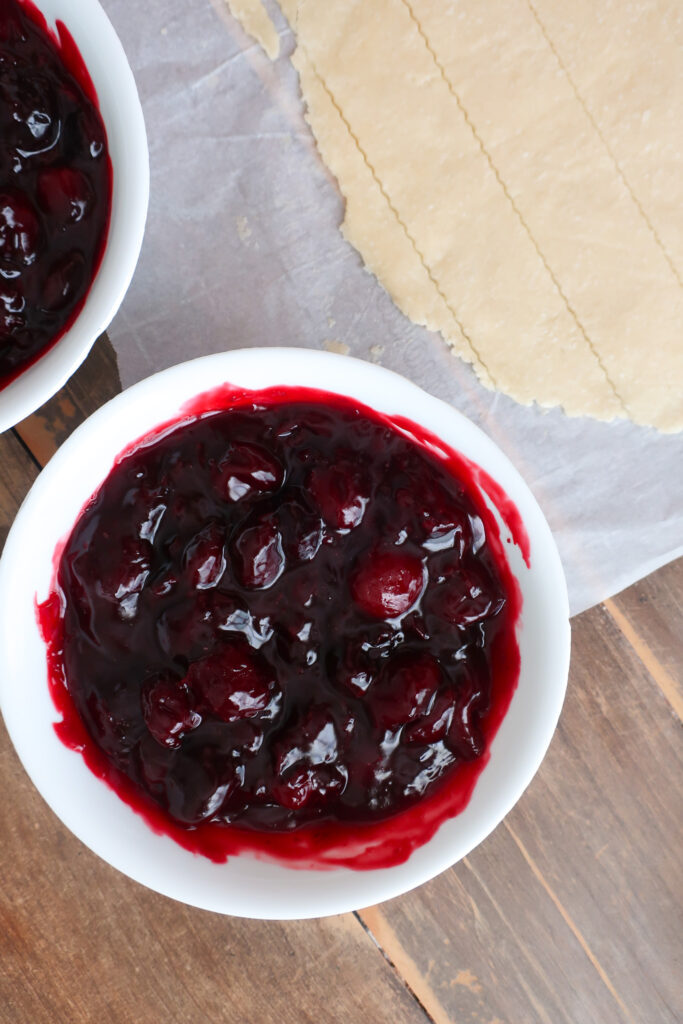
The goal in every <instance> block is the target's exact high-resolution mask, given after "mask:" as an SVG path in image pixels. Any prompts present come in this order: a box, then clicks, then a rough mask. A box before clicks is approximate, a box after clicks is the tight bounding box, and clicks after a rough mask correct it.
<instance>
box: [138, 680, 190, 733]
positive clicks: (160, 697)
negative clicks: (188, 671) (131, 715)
mask: <svg viewBox="0 0 683 1024" xmlns="http://www.w3.org/2000/svg"><path fill="white" fill-rule="evenodd" d="M142 715H143V718H144V720H145V725H146V726H147V728H148V729H149V731H150V733H151V734H152V736H153V737H154V739H155V740H156V741H157V743H160V744H161V745H162V746H163V747H168V748H169V749H175V748H176V747H179V746H180V744H181V742H182V739H183V736H184V735H185V733H187V732H191V731H192V730H193V729H196V728H197V726H199V725H201V721H202V716H201V715H200V714H198V713H197V712H196V711H193V709H192V705H191V701H190V694H189V691H188V689H187V687H186V686H183V685H179V684H178V683H175V682H170V681H167V680H164V679H158V680H156V681H155V682H153V683H152V684H151V685H148V686H147V687H145V689H143V691H142Z"/></svg>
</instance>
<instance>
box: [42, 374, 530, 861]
mask: <svg viewBox="0 0 683 1024" xmlns="http://www.w3.org/2000/svg"><path fill="white" fill-rule="evenodd" d="M224 397H225V396H224ZM214 404H215V403H214ZM211 408H212V404H211V402H209V403H208V405H206V404H205V406H201V404H200V405H197V404H195V406H194V408H193V415H192V416H191V417H190V421H189V422H188V418H187V416H186V417H185V419H184V421H183V422H182V423H178V424H177V425H175V426H173V425H171V426H170V427H169V426H166V427H165V428H164V429H163V430H160V431H159V432H158V434H157V435H156V437H155V438H152V439H150V438H147V439H145V440H144V443H138V444H136V445H133V446H132V447H131V448H130V449H128V450H127V451H126V452H125V453H123V455H122V456H120V457H119V459H118V460H117V463H116V465H115V466H114V468H113V470H112V471H111V473H110V474H109V476H108V477H107V479H106V480H105V481H104V483H103V484H102V485H101V486H100V488H99V490H98V491H97V492H96V494H95V495H94V496H93V498H92V499H91V500H90V502H89V503H88V504H87V506H86V507H85V509H84V510H83V512H82V513H81V515H80V518H79V519H78V521H77V523H76V525H75V527H74V529H73V532H72V533H71V535H70V536H69V538H68V540H67V541H66V543H65V545H64V548H63V550H62V552H61V556H60V558H59V562H58V568H57V571H56V579H55V590H54V593H53V594H52V596H51V597H50V598H49V599H48V601H47V602H46V603H45V604H44V605H43V606H42V609H41V622H42V628H43V633H44V635H45V637H46V640H47V641H48V646H49V651H50V664H51V666H52V690H53V695H54V696H55V699H56V702H57V705H58V707H59V709H60V710H61V711H62V714H63V716H64V721H63V722H62V723H60V724H59V725H58V726H56V728H57V730H58V732H59V734H60V735H61V736H62V738H63V739H64V740H65V741H66V742H67V743H70V744H71V745H72V746H75V747H77V748H78V749H80V750H81V751H82V752H83V753H84V756H86V760H88V763H89V764H90V766H91V767H92V768H93V769H94V770H95V771H97V773H98V774H100V775H101V776H103V777H104V778H106V779H107V780H108V781H109V782H110V784H111V785H112V786H113V787H114V788H115V789H116V790H117V791H118V792H119V793H120V794H121V795H122V796H123V797H124V799H126V800H127V801H128V802H129V803H132V804H133V805H134V806H135V807H136V808H137V809H138V810H140V811H141V812H142V813H143V814H145V816H146V817H147V819H148V820H149V821H151V822H152V824H153V825H154V827H155V828H158V829H161V830H163V831H166V832H169V831H170V832H171V834H173V835H174V836H175V837H176V838H177V839H179V841H180V842H182V843H183V845H185V846H189V848H192V849H195V850H198V851H200V852H203V853H206V854H207V855H209V856H212V857H214V859H225V856H227V854H228V853H230V852H235V851H236V850H237V849H243V848H245V847H246V848H253V849H259V848H261V849H267V850H268V851H269V852H270V853H272V854H274V855H275V854H277V851H278V850H280V852H281V853H282V854H283V855H289V854H291V853H293V852H296V849H298V850H299V852H301V849H304V848H305V849H306V851H307V852H308V853H309V854H310V853H311V852H312V851H314V850H317V851H318V852H320V851H321V850H323V849H324V848H325V844H326V843H327V844H328V846H329V845H330V844H332V845H334V846H335V848H336V849H337V850H339V849H340V844H341V845H342V846H343V845H344V842H345V839H348V841H349V842H350V843H351V842H352V841H355V840H358V838H359V836H360V837H361V839H362V836H363V835H364V834H365V835H366V836H367V837H368V839H371V840H372V843H373V844H374V845H375V847H376V848H377V849H378V850H379V849H380V848H382V849H383V851H384V852H383V853H382V854H381V855H379V856H381V857H383V858H384V860H383V861H382V862H383V863H393V862H396V860H401V859H405V857H406V856H407V855H408V853H409V852H410V849H412V848H413V847H414V846H415V845H417V844H418V843H419V842H422V841H424V840H425V839H426V838H428V837H429V834H430V832H433V831H434V830H435V829H436V827H438V824H439V822H440V821H441V820H443V819H444V818H445V817H448V816H452V815H453V814H455V813H457V811H458V810H460V809H462V807H463V806H464V805H465V804H466V803H467V800H468V799H469V795H470V794H471V792H472V789H473V787H474V783H475V781H476V778H477V776H478V774H479V773H480V771H481V770H482V768H483V766H484V764H485V763H486V760H487V757H488V747H489V744H490V741H491V739H492V736H493V734H494V733H495V730H496V729H497V727H498V725H499V724H500V721H501V719H502V717H503V715H504V713H505V710H506V709H507V706H508V704H509V701H510V699H511V696H512V693H513V691H514V688H515V686H516V683H517V677H518V671H519V654H518V649H517V643H516V639H515V624H516V621H517V618H518V613H519V597H518V591H517V585H516V583H515V581H514V579H513V577H512V576H511V574H510V571H509V568H508V566H507V561H506V559H505V557H504V554H503V550H502V543H501V541H500V537H499V532H498V527H497V524H496V522H495V519H494V517H493V516H492V514H491V512H490V511H489V509H488V508H487V506H486V504H485V502H484V501H483V499H482V497H481V494H480V492H479V490H478V488H477V486H476V485H475V483H474V479H473V476H472V468H471V467H470V465H469V464H468V463H467V462H466V460H464V459H462V458H461V457H459V456H457V455H456V454H455V453H453V452H446V453H444V452H443V445H441V449H442V453H441V454H436V453H434V451H433V450H430V447H429V442H430V438H429V437H428V436H427V435H426V432H424V431H421V429H420V428H419V427H417V426H415V425H414V424H408V425H406V422H405V421H392V420H390V419H389V418H387V417H385V416H382V415H380V414H379V413H376V412H373V411H371V410H370V409H368V408H365V407H363V406H360V405H359V404H358V403H357V402H353V401H351V400H350V399H345V398H341V397H337V396H333V395H328V394H324V393H319V392H312V391H307V390H305V389H292V388H290V389H287V388H279V389H273V390H271V391H264V392H261V393H254V392H246V393H245V392H236V391H235V392H233V396H232V399H231V408H228V409H224V410H223V411H211ZM206 410H208V411H206ZM199 413H202V414H201V415H199ZM429 807H432V812H433V813H431V816H430V815H429V814H428V815H427V817H425V814H424V813H422V810H421V809H422V808H429ZM434 808H436V811H434ZM404 826H405V827H404ZM396 827H398V829H399V832H400V835H401V842H394V844H393V847H392V844H391V841H390V836H391V835H393V837H394V839H396V837H397V835H398V834H399V833H398V832H397V831H396ZM406 828H407V831H406ZM364 830H366V831H365V832H364ZM392 830H393V831H392ZM287 837H289V840H288V839H287ZM297 837H299V839H297ZM326 837H327V838H326ZM330 837H332V838H330ZM299 840H300V842H299ZM288 842H289V845H288ZM297 842H299V846H298V847H297ZM278 843H280V846H278ZM361 845H362V843H361ZM392 850H393V852H392ZM387 851H389V852H387ZM339 857H341V859H342V860H344V858H343V856H342V855H341V854H339ZM314 859H315V858H314ZM353 860H354V858H353V857H350V856H349V858H348V861H349V862H353ZM372 863H373V864H376V863H377V857H375V858H374V860H373V861H372ZM355 866H366V865H364V864H363V863H356V864H355Z"/></svg>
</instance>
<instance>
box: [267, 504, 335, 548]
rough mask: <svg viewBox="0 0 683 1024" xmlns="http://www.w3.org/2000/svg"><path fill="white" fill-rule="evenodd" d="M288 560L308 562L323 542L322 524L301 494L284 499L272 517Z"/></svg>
mask: <svg viewBox="0 0 683 1024" xmlns="http://www.w3.org/2000/svg"><path fill="white" fill-rule="evenodd" d="M274 519H275V521H276V522H277V527H278V530H279V531H280V535H281V537H282V546H283V550H284V553H285V556H286V558H287V561H288V562H291V563H292V564H294V563H296V562H310V561H312V560H313V559H314V558H315V556H316V555H317V553H318V551H319V550H320V546H321V544H322V542H323V535H324V525H323V522H322V520H321V518H320V516H319V515H318V514H317V513H316V512H314V511H313V509H312V508H311V507H310V506H309V504H308V502H307V501H306V499H305V498H304V497H303V496H297V498H295V499H294V500H291V501H284V502H282V504H280V506H279V507H278V510H277V514H276V515H275V517H274Z"/></svg>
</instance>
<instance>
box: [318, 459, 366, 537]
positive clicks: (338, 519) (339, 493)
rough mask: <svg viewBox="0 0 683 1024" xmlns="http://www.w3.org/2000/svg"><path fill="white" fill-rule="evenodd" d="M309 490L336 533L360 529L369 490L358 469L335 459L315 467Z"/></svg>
mask: <svg viewBox="0 0 683 1024" xmlns="http://www.w3.org/2000/svg"><path fill="white" fill-rule="evenodd" d="M308 489H309V491H310V492H311V494H312V496H313V498H314V499H315V501H316V502H317V503H318V507H319V508H320V511H321V514H322V517H323V519H324V520H325V522H326V523H327V524H328V526H331V527H333V529H335V530H353V529H355V528H356V527H357V526H360V524H361V522H362V521H363V516H364V515H365V509H366V507H367V504H368V501H369V500H370V488H369V487H368V485H367V483H366V482H365V479H364V474H363V473H362V472H361V470H360V468H359V467H358V466H354V465H352V464H351V463H350V462H349V461H348V460H337V459H335V460H334V462H333V464H332V465H329V466H316V467H315V468H314V469H312V470H311V472H310V474H309V477H308Z"/></svg>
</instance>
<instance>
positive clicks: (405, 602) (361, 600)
mask: <svg viewBox="0 0 683 1024" xmlns="http://www.w3.org/2000/svg"><path fill="white" fill-rule="evenodd" d="M423 587H424V570H423V567H422V562H421V561H420V559H419V558H417V557H416V556H415V555H411V554H409V553H408V552H406V551H402V550H401V549H400V548H395V549H392V550H383V549H381V548H380V549H376V550H374V551H371V552H370V553H369V554H368V555H366V556H365V558H364V559H363V560H362V561H361V562H360V563H358V564H357V565H356V568H355V569H354V572H353V574H352V576H351V594H352V597H353V599H354V601H355V602H356V604H357V605H358V606H359V607H360V608H362V609H363V611H364V612H367V614H368V615H371V616H372V617H373V618H376V619H389V618H396V617H397V616H399V615H405V613H406V612H407V611H408V610H409V609H410V608H412V607H413V605H414V604H415V603H416V601H417V600H418V598H419V597H420V594H421V593H422V590H423Z"/></svg>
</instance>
